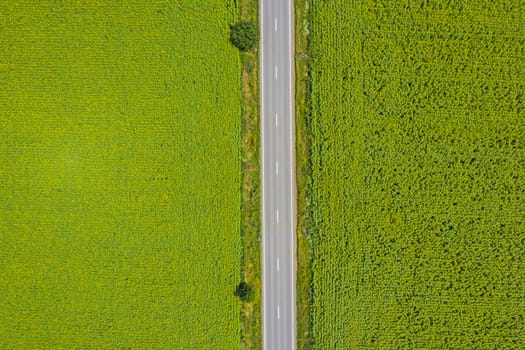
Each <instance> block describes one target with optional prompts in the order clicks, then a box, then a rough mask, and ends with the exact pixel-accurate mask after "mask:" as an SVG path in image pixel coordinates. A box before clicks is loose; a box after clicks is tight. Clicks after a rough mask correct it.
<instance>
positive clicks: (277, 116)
mask: <svg viewBox="0 0 525 350" xmlns="http://www.w3.org/2000/svg"><path fill="white" fill-rule="evenodd" d="M278 126H279V115H278V114H277V113H275V127H278Z"/></svg>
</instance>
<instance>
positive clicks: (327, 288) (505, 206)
mask: <svg viewBox="0 0 525 350" xmlns="http://www.w3.org/2000/svg"><path fill="white" fill-rule="evenodd" d="M310 4H311V6H310V10H309V29H310V37H309V39H310V51H309V55H310V60H311V61H310V70H311V80H310V83H311V91H310V92H311V98H310V100H309V106H310V112H309V113H310V114H308V119H307V121H308V127H309V128H310V129H309V130H311V135H310V136H311V137H310V141H311V174H312V178H313V185H312V187H311V192H310V196H309V198H310V199H311V201H312V204H311V205H310V206H309V210H310V215H311V217H312V219H313V226H312V227H311V228H310V229H311V231H312V232H313V234H312V246H313V263H312V277H313V282H312V291H313V305H312V309H311V312H312V323H311V328H312V331H313V337H312V339H313V342H314V345H313V347H314V348H315V349H522V348H525V343H524V337H523V335H524V334H525V321H524V319H525V275H524V273H523V271H525V259H524V256H525V215H524V213H525V197H524V193H525V151H524V148H525V116H524V114H523V108H524V102H523V101H524V100H523V93H524V91H525V89H524V87H525V86H524V85H525V50H524V47H525V26H524V25H523V19H524V18H525V6H524V5H523V2H519V1H504V0H498V1H487V2H482V1H447V2H441V1H430V0H428V1H427V0H421V1H407V0H405V1H385V0H383V1H381V0H378V1H364V0H363V1H346V0H336V1H311V2H310Z"/></svg>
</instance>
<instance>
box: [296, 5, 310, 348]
mask: <svg viewBox="0 0 525 350" xmlns="http://www.w3.org/2000/svg"><path fill="white" fill-rule="evenodd" d="M294 5H295V77H296V84H295V111H296V112H295V118H296V133H295V134H296V152H295V154H296V183H297V288H296V291H297V319H296V322H297V348H298V349H304V350H307V349H311V347H312V333H311V311H310V310H311V305H312V302H313V301H312V295H313V293H312V288H311V286H312V269H311V263H312V241H311V233H310V230H311V227H312V222H311V215H309V213H308V211H309V210H312V208H311V205H310V202H309V201H310V198H309V196H308V194H309V193H310V192H311V190H312V178H311V176H312V169H311V164H310V155H309V152H310V140H309V125H308V121H309V118H308V116H309V114H310V105H309V103H308V101H309V94H310V80H309V77H310V72H309V70H310V56H309V52H308V39H309V28H308V25H309V23H308V10H309V7H310V4H309V1H308V0H303V1H295V2H294Z"/></svg>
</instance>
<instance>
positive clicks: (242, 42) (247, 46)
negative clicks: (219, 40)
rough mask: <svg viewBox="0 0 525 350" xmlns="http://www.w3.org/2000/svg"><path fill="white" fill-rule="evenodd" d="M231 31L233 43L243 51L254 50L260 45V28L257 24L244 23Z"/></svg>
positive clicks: (238, 24) (236, 25)
mask: <svg viewBox="0 0 525 350" xmlns="http://www.w3.org/2000/svg"><path fill="white" fill-rule="evenodd" d="M230 29H231V31H230V40H231V43H232V44H233V45H235V46H236V47H237V48H238V49H239V50H241V51H249V50H251V49H254V48H255V47H256V46H257V44H258V43H259V26H258V25H257V23H255V22H246V21H242V22H239V23H237V24H235V25H232V26H231V27H230Z"/></svg>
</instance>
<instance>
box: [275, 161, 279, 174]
mask: <svg viewBox="0 0 525 350" xmlns="http://www.w3.org/2000/svg"><path fill="white" fill-rule="evenodd" d="M275 175H279V162H275Z"/></svg>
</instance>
